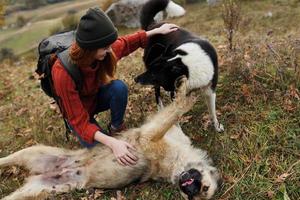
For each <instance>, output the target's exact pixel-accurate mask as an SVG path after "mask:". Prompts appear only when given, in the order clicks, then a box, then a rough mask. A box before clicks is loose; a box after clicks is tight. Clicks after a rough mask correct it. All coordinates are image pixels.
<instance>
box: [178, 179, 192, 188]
mask: <svg viewBox="0 0 300 200" xmlns="http://www.w3.org/2000/svg"><path fill="white" fill-rule="evenodd" d="M193 183H194V179H193V178H191V179H188V180H186V181H184V182H183V183H181V186H182V187H185V186H188V185H192V184H193Z"/></svg>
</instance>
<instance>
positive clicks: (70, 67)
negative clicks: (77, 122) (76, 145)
mask: <svg viewBox="0 0 300 200" xmlns="http://www.w3.org/2000/svg"><path fill="white" fill-rule="evenodd" d="M68 50H69V49H66V50H64V51H62V52H60V53H58V54H57V57H58V59H59V60H60V62H61V63H62V65H63V67H64V69H65V70H66V71H67V72H68V74H69V75H70V76H71V78H72V79H73V81H74V82H75V85H76V90H77V91H78V92H80V91H81V89H82V85H83V78H82V74H81V72H80V70H79V68H78V67H77V66H76V65H75V64H74V63H72V62H71V60H70V57H69V51H68ZM56 101H57V104H58V106H59V102H58V100H57V99H56ZM59 107H60V106H59ZM64 123H65V127H66V139H67V141H69V134H70V132H71V129H70V127H69V125H68V122H67V120H66V119H65V118H64Z"/></svg>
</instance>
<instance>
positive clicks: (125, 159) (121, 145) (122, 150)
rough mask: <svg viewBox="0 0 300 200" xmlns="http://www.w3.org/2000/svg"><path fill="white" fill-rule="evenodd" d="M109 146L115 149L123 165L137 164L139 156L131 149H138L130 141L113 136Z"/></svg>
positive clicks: (114, 151)
mask: <svg viewBox="0 0 300 200" xmlns="http://www.w3.org/2000/svg"><path fill="white" fill-rule="evenodd" d="M109 147H110V148H111V150H112V151H113V153H114V155H115V157H116V158H117V160H118V162H119V163H120V164H121V165H123V166H127V165H135V164H136V163H137V160H138V158H137V157H136V156H135V155H133V154H132V153H131V152H130V151H129V150H133V151H136V149H135V148H134V147H133V146H132V145H131V144H129V143H127V142H125V141H122V140H118V139H115V138H112V140H111V142H110V144H109Z"/></svg>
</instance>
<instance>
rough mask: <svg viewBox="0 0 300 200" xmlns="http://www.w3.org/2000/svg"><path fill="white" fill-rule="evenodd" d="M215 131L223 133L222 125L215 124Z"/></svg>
mask: <svg viewBox="0 0 300 200" xmlns="http://www.w3.org/2000/svg"><path fill="white" fill-rule="evenodd" d="M215 129H216V131H217V132H218V133H222V132H224V126H223V124H220V123H217V124H215Z"/></svg>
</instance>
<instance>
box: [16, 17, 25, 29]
mask: <svg viewBox="0 0 300 200" xmlns="http://www.w3.org/2000/svg"><path fill="white" fill-rule="evenodd" d="M26 23H27V20H26V19H25V17H23V16H22V15H19V16H18V17H17V20H16V26H17V27H19V28H21V27H23V26H25V25H26Z"/></svg>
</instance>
